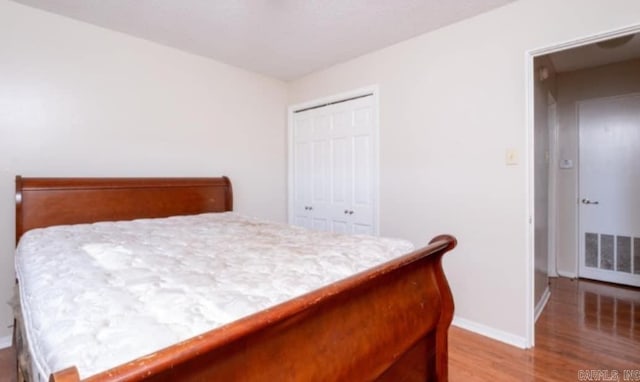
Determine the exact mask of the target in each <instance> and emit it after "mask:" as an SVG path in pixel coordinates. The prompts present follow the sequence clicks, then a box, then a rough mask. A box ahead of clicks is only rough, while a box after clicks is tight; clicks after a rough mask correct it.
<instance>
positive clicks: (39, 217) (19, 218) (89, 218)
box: [16, 176, 233, 243]
mask: <svg viewBox="0 0 640 382" xmlns="http://www.w3.org/2000/svg"><path fill="white" fill-rule="evenodd" d="M232 209H233V194H232V190H231V181H230V180H229V178H227V177H226V176H224V177H221V178H23V177H20V176H17V177H16V243H17V242H18V240H19V239H20V237H21V236H22V234H24V233H25V232H27V231H28V230H30V229H33V228H43V227H48V226H52V225H60V224H80V223H93V222H98V221H115V220H132V219H139V218H159V217H167V216H173V215H193V214H199V213H204V212H223V211H231V210H232Z"/></svg>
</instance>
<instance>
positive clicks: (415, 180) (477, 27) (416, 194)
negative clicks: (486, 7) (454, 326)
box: [289, 0, 640, 345]
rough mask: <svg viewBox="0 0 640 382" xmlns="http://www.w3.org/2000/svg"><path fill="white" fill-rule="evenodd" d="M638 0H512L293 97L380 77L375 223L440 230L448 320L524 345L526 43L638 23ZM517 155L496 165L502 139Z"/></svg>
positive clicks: (390, 229) (413, 233)
mask: <svg viewBox="0 0 640 382" xmlns="http://www.w3.org/2000/svg"><path fill="white" fill-rule="evenodd" d="M638 14H640V2H639V1H636V0H610V1H609V0H607V1H605V0H565V1H553V0H519V1H517V2H514V3H512V4H510V5H507V6H505V7H502V8H499V9H496V10H494V11H491V12H488V13H485V14H482V15H480V16H478V17H475V18H472V19H469V20H465V21H462V22H460V23H457V24H454V25H451V26H448V27H445V28H442V29H440V30H437V31H434V32H431V33H428V34H425V35H422V36H419V37H417V38H414V39H411V40H408V41H405V42H403V43H400V44H397V45H394V46H392V47H389V48H386V49H383V50H380V51H377V52H374V53H371V54H368V55H365V56H362V57H360V58H357V59H355V60H351V61H348V62H345V63H343V64H339V65H336V66H334V67H331V68H329V69H327V70H324V71H321V72H318V73H314V74H311V75H309V76H306V77H304V78H302V79H300V80H298V81H295V82H293V83H292V84H291V85H290V95H289V103H290V104H296V103H300V102H304V101H308V100H312V99H315V98H319V97H323V96H327V95H330V94H336V93H341V92H344V91H347V90H350V89H355V88H359V87H364V86H367V85H371V84H379V86H380V126H381V132H380V141H381V145H380V158H381V179H380V184H381V186H380V195H381V233H382V234H383V235H391V236H401V237H407V238H409V239H411V240H413V241H414V242H415V243H416V244H424V243H426V242H427V241H428V240H429V239H430V238H431V237H432V236H433V235H435V234H437V233H441V232H449V233H452V234H454V235H456V236H457V237H458V239H459V243H460V244H459V247H458V248H457V249H456V250H455V251H454V252H453V253H451V254H449V255H447V256H446V259H445V271H446V272H447V275H448V277H449V280H450V283H451V286H452V289H453V294H454V298H455V301H456V315H457V320H458V321H457V322H458V323H460V324H464V325H467V326H468V327H473V328H475V329H477V330H480V331H484V332H485V333H487V334H491V335H493V336H494V337H497V338H501V339H503V340H505V341H509V342H511V343H515V344H520V345H525V344H526V340H525V338H526V335H527V322H528V320H530V319H531V317H530V315H529V314H528V311H529V310H530V309H528V308H529V307H528V306H527V304H526V298H525V296H526V295H527V293H531V294H532V293H533V291H532V290H531V289H530V286H531V285H528V284H527V280H528V278H529V277H530V276H531V275H528V272H531V271H532V269H531V268H532V264H530V263H529V262H528V259H527V255H526V253H527V250H528V242H527V232H528V229H529V226H528V218H529V216H528V207H527V206H528V196H527V190H528V185H527V182H528V175H527V171H528V170H527V169H528V166H529V165H530V164H529V163H526V160H527V153H526V152H525V150H526V148H527V147H528V146H527V144H528V141H527V139H528V135H529V132H528V131H527V128H526V118H527V116H526V102H525V83H526V81H525V78H526V77H525V52H527V51H529V50H533V49H538V48H542V47H545V46H549V45H554V44H558V43H561V42H565V41H569V40H572V39H576V38H579V37H583V36H586V35H591V34H594V33H599V32H603V31H608V30H612V29H615V28H620V27H623V26H628V25H631V24H632V23H638V18H637V15H638ZM509 147H513V148H516V149H517V150H518V151H519V153H520V160H521V164H520V165H518V166H506V165H505V150H506V148H509Z"/></svg>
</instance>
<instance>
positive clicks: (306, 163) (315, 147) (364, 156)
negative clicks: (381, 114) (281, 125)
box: [292, 96, 377, 235]
mask: <svg viewBox="0 0 640 382" xmlns="http://www.w3.org/2000/svg"><path fill="white" fill-rule="evenodd" d="M374 115H375V114H374V103H373V97H372V96H365V97H358V98H355V99H351V100H347V101H344V102H336V103H332V104H330V105H325V106H322V107H318V108H313V109H309V110H305V111H302V112H297V113H295V114H294V126H293V145H294V147H293V156H294V158H293V160H294V163H293V187H294V190H293V198H294V200H293V215H292V217H293V221H292V223H293V224H295V225H299V226H303V227H307V228H313V229H318V230H326V231H333V232H340V233H362V234H372V235H373V234H376V233H377V232H376V224H375V219H376V215H375V206H376V200H375V187H376V174H377V163H376V162H375V151H374V150H375V144H376V141H375V129H374V126H375V120H374Z"/></svg>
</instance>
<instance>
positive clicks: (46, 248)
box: [16, 212, 413, 380]
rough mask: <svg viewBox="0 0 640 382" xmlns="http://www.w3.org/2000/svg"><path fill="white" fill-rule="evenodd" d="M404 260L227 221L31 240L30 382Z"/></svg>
mask: <svg viewBox="0 0 640 382" xmlns="http://www.w3.org/2000/svg"><path fill="white" fill-rule="evenodd" d="M411 250H413V245H412V244H411V243H410V242H408V241H405V240H397V239H387V238H379V237H372V236H363V235H354V236H347V235H339V234H333V233H328V232H319V231H309V230H306V229H303V228H298V227H292V226H287V225H284V224H275V223H269V222H265V221H262V220H258V219H254V218H248V217H243V216H241V215H238V214H235V213H230V212H227V213H216V214H202V215H194V216H180V217H170V218H165V219H142V220H134V221H126V222H104V223H94V224H82V225H70V226H56V227H49V228H45V229H36V230H32V231H29V232H27V233H26V234H25V235H24V236H23V237H22V239H21V240H20V243H19V245H18V248H17V250H16V274H17V277H18V280H19V287H20V303H21V305H22V313H23V320H24V326H25V332H26V333H25V335H26V340H27V343H28V347H29V351H30V353H31V358H32V360H33V361H32V362H33V365H32V369H34V370H32V372H33V373H34V374H36V375H38V379H41V378H42V379H44V380H47V378H48V376H49V374H50V373H51V372H53V371H59V370H61V369H64V368H66V367H69V366H76V367H77V368H78V371H79V373H80V377H82V378H84V377H88V376H90V375H93V374H96V373H99V372H102V371H105V370H107V369H110V368H112V367H114V366H117V365H119V364H122V363H124V362H127V361H131V360H133V359H135V358H137V357H141V356H144V355H146V354H149V353H152V352H154V351H157V350H160V349H161V348H164V347H167V346H170V345H172V344H174V343H176V342H179V341H182V340H185V339H188V338H190V337H193V336H195V335H198V334H201V333H203V332H206V331H208V330H211V329H214V328H216V327H219V326H221V325H224V324H227V323H230V322H232V321H234V320H237V319H239V318H242V317H244V316H247V315H250V314H252V313H255V312H257V311H260V310H263V309H265V308H268V307H271V306H274V305H276V304H278V303H281V302H284V301H286V300H289V299H291V298H293V297H296V296H299V295H302V294H304V293H307V292H309V291H312V290H314V289H317V288H319V287H322V286H325V285H327V284H330V283H332V282H335V281H337V280H340V279H343V278H345V277H348V276H351V275H353V274H355V273H358V272H360V271H363V270H365V269H367V268H370V267H372V266H375V265H378V264H381V263H383V262H386V261H388V260H391V259H392V258H394V257H397V256H399V255H402V254H404V253H407V252H409V251H411Z"/></svg>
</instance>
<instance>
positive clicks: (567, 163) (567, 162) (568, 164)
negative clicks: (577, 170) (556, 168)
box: [560, 159, 573, 170]
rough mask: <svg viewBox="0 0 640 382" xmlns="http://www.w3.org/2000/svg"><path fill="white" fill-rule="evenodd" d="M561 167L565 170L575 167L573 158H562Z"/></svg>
mask: <svg viewBox="0 0 640 382" xmlns="http://www.w3.org/2000/svg"><path fill="white" fill-rule="evenodd" d="M560 168H561V169H563V170H566V169H569V168H573V161H572V160H571V159H560Z"/></svg>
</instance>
